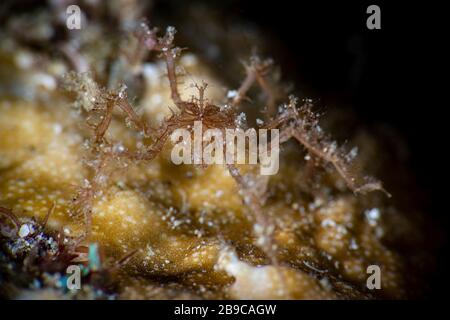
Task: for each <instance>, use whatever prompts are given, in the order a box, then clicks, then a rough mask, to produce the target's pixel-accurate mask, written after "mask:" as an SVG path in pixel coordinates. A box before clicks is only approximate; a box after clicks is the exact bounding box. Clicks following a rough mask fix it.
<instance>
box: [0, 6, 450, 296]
mask: <svg viewBox="0 0 450 320" xmlns="http://www.w3.org/2000/svg"><path fill="white" fill-rule="evenodd" d="M26 2H32V3H35V1H24V3H26ZM203 2H204V3H207V4H208V5H210V6H212V7H214V8H216V9H217V10H220V11H221V12H223V14H224V15H226V16H228V17H230V18H231V19H232V18H236V19H239V20H248V21H251V22H253V23H255V24H256V25H257V26H258V27H259V28H261V29H262V30H263V31H264V33H265V35H267V37H269V38H276V39H277V41H279V42H280V43H281V44H282V46H283V48H284V49H283V50H282V51H277V52H275V58H280V59H277V63H278V62H279V63H280V64H281V67H282V70H283V73H284V74H285V75H286V77H287V78H290V79H293V80H294V81H296V82H298V83H301V86H302V87H301V90H302V91H304V92H305V94H306V95H308V96H311V97H315V98H316V97H320V100H321V103H322V104H323V105H330V106H345V107H348V108H351V109H353V110H354V111H355V112H356V113H357V115H358V116H359V117H360V118H361V119H362V120H363V121H364V122H366V123H367V124H368V125H371V124H388V125H389V126H391V127H393V128H395V129H396V130H397V132H398V133H399V134H400V135H402V136H403V137H404V138H405V140H406V141H407V144H408V146H409V148H410V150H411V154H412V157H411V161H410V163H409V164H408V165H410V166H411V168H412V171H413V172H414V173H415V174H416V176H417V179H418V181H419V185H420V186H421V187H422V193H423V194H424V195H426V198H427V199H428V202H427V204H426V205H427V206H428V208H429V210H427V211H426V212H427V213H428V214H429V217H430V219H432V220H434V221H435V224H436V225H439V226H440V227H441V229H442V230H443V231H444V232H445V233H447V231H448V227H449V224H448V222H449V219H448V214H449V212H448V209H447V208H446V206H445V204H446V203H445V201H446V200H447V197H448V196H447V195H446V193H447V190H448V189H449V188H448V181H449V180H448V174H447V171H448V169H447V167H448V164H447V162H448V157H447V150H446V149H447V148H448V143H447V141H446V139H447V136H448V135H447V128H448V127H449V125H448V124H447V123H448V118H447V117H446V108H447V105H448V102H447V100H448V98H447V97H446V93H447V92H448V91H449V90H448V89H447V88H446V87H445V86H446V85H447V83H448V80H447V79H446V77H445V72H444V57H445V53H444V51H443V50H444V43H445V42H448V38H449V37H448V33H447V32H446V30H445V27H446V25H445V24H446V17H445V13H446V11H445V8H444V6H443V3H444V1H426V2H419V1H417V2H412V1H393V0H391V1H379V0H373V1H366V0H361V1H332V0H328V1H324V0H314V1H312V0H297V1H280V0H272V1H243V0H241V1H238V0H222V1H203ZM190 3H191V2H190V1H181V0H180V1H170V2H167V1H166V0H160V1H155V5H154V6H153V10H154V12H159V11H158V10H160V9H161V10H162V11H164V10H171V9H173V7H174V6H176V7H177V8H176V9H177V11H181V12H182V11H183V6H189V5H190ZM371 4H376V5H378V6H379V7H380V8H381V26H382V28H381V30H368V29H367V28H366V19H367V17H368V15H367V13H366V9H367V7H368V6H369V5H371ZM4 7H5V8H6V7H7V6H6V5H5V6H4ZM12 7H14V8H15V7H17V9H19V10H24V7H23V6H22V5H20V2H17V3H15V4H14V6H12ZM3 9H4V8H3ZM2 12H3V11H2ZM5 12H6V11H5ZM0 25H1V21H0ZM0 41H1V40H0ZM277 55H278V57H277ZM392 175H395V172H393V173H392ZM413 200H415V199H412V201H413ZM429 236H430V237H433V236H434V235H433V234H430V235H429ZM447 252H448V247H444V248H442V249H441V250H440V256H439V270H440V271H439V272H438V273H436V276H435V279H434V284H433V286H434V288H435V290H434V294H433V296H434V297H439V294H440V292H441V290H440V289H443V290H445V289H446V285H447V284H448V280H447V277H448V276H447V275H446V273H448V271H447V270H449V268H448V267H449V264H448V263H447V261H446V256H447ZM440 297H443V296H440Z"/></svg>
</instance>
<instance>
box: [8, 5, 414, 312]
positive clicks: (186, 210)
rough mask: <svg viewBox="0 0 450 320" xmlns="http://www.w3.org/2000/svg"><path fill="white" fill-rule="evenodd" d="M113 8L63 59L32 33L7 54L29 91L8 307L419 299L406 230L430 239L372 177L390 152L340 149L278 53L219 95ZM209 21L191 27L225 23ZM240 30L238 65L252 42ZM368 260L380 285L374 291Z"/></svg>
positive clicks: (18, 108)
mask: <svg viewBox="0 0 450 320" xmlns="http://www.w3.org/2000/svg"><path fill="white" fill-rule="evenodd" d="M58 3H59V2H58ZM58 3H56V2H55V6H57V5H58ZM108 3H109V2H108ZM130 3H131V2H130ZM98 5H99V6H101V5H100V4H98ZM130 5H131V4H130ZM93 6H94V4H93ZM55 8H56V7H55ZM55 8H53V9H52V10H56V9H58V10H60V9H61V8H56V9H55ZM102 8H103V7H102ZM118 8H121V7H120V6H119V7H118ZM118 8H116V9H115V10H113V9H111V12H109V11H108V12H109V13H108V14H111V15H114V17H115V19H109V17H107V19H105V17H103V16H102V15H97V14H92V15H90V14H88V15H86V17H85V18H84V19H85V20H86V21H85V20H83V28H81V29H79V30H76V32H75V31H73V30H69V31H67V30H66V29H67V28H66V26H65V25H64V31H65V32H67V33H68V34H67V38H64V37H63V35H62V38H63V40H61V43H58V47H57V49H55V50H57V51H58V52H59V53H60V56H57V57H54V56H52V55H49V56H48V57H47V58H44V57H46V54H47V53H46V52H45V51H43V52H39V54H36V55H35V54H34V51H33V50H35V49H34V48H36V46H35V45H31V46H30V47H27V46H25V45H23V44H21V43H20V42H18V41H17V42H16V41H15V39H16V38H19V39H22V38H23V36H21V35H20V34H19V35H17V34H15V33H11V34H13V35H12V36H10V37H9V38H8V39H7V40H8V41H4V42H2V43H1V44H0V62H3V60H7V63H5V64H4V65H5V66H7V67H8V68H9V67H10V69H11V70H12V71H11V70H9V69H7V72H5V71H4V70H3V68H5V67H4V66H3V65H2V64H1V63H0V80H1V81H6V80H3V78H2V77H3V75H4V74H8V75H9V74H14V75H17V78H14V81H13V82H14V83H20V86H18V85H17V87H14V86H12V87H13V88H14V90H13V93H12V94H15V93H19V94H20V95H24V96H25V93H26V99H16V100H14V99H9V98H5V97H3V95H1V100H0V222H1V224H0V232H1V235H0V246H1V248H2V249H1V251H0V282H2V281H3V279H6V280H5V281H4V283H5V285H4V286H3V282H2V286H0V295H5V296H10V297H30V296H33V295H34V294H39V295H45V296H47V295H48V296H49V297H55V296H56V298H67V297H69V298H77V297H82V298H86V297H87V298H94V299H104V298H105V299H109V298H124V299H127V298H129V299H135V298H143V299H153V298H180V299H181V298H198V297H201V298H207V299H211V298H236V299H267V298H276V299H289V298H299V299H302V298H303V299H323V298H343V297H344V298H352V297H355V298H367V297H369V298H373V297H378V296H380V297H389V298H392V297H405V296H407V294H406V293H405V288H406V287H407V286H406V285H405V282H406V281H407V279H406V280H405V278H404V277H403V272H402V271H403V270H404V269H403V268H404V267H405V266H409V264H407V263H406V262H411V261H412V262H414V261H416V260H414V259H416V258H417V256H419V257H421V254H423V252H422V251H419V250H417V255H414V254H413V253H415V251H414V252H412V251H411V252H412V253H411V252H410V251H407V250H406V249H405V248H408V247H407V246H406V245H405V243H406V242H407V241H409V238H408V237H405V234H414V235H416V236H417V235H418V232H416V230H418V229H417V228H416V226H414V224H413V219H410V217H411V215H403V211H401V210H400V209H399V208H397V207H396V206H395V205H394V204H393V203H391V202H390V200H389V199H388V198H389V197H390V194H389V193H388V192H387V191H386V190H385V189H384V188H383V185H382V183H381V182H380V181H379V180H377V179H375V178H373V177H371V176H368V175H365V174H364V173H363V172H362V169H361V168H362V167H364V166H366V165H368V164H369V165H370V164H373V163H371V160H373V157H371V155H372V154H378V153H379V152H381V151H380V150H381V149H382V148H380V147H379V146H378V144H377V143H376V142H375V139H372V138H371V137H369V136H370V135H369V134H367V135H363V134H359V133H358V134H355V139H354V140H353V141H352V142H351V144H355V145H358V147H359V149H358V148H357V147H349V146H348V145H347V144H338V143H337V141H336V140H335V139H333V138H332V137H331V136H330V135H329V134H327V133H326V132H325V130H324V129H323V128H325V127H326V126H324V124H323V123H320V124H319V122H320V119H319V114H318V113H317V112H316V109H315V106H314V105H313V103H312V100H310V99H300V98H297V97H296V96H295V95H293V94H290V92H289V90H288V89H287V86H285V85H283V84H282V83H281V82H280V81H279V77H277V73H276V68H275V67H274V65H273V61H272V60H271V59H263V58H261V57H260V56H258V55H256V54H252V55H251V56H250V58H247V60H246V61H245V62H244V67H243V68H241V69H240V70H241V71H242V78H243V79H234V80H230V83H231V82H232V83H233V84H234V85H229V84H224V83H225V82H223V83H222V82H221V81H222V80H224V79H221V76H222V75H220V77H219V76H218V75H215V74H214V73H213V71H212V70H213V69H212V68H211V69H210V68H209V65H208V64H207V63H205V62H204V61H202V60H201V59H200V58H199V57H200V55H198V56H197V55H196V54H193V53H184V52H183V51H184V50H187V49H183V50H182V49H181V48H179V47H177V46H176V45H175V34H176V30H175V28H174V27H167V28H166V29H165V32H159V31H158V30H157V29H156V28H150V27H149V25H148V23H146V22H141V20H140V18H141V17H140V14H139V12H141V10H131V11H125V10H121V9H120V10H119V9H118ZM62 9H64V10H65V8H62ZM134 9H136V8H134ZM58 10H57V11H58ZM58 12H59V11H58ZM98 12H102V11H101V10H99V11H98ZM126 12H128V13H130V15H125V13H126ZM198 12H201V11H200V10H198V11H195V12H193V13H191V14H192V15H195V14H196V13H198ZM132 13H134V14H132ZM50 16H51V14H50ZM91 16H92V17H91ZM201 18H202V19H198V17H197V18H196V19H194V18H190V20H189V21H191V20H192V21H191V22H189V21H186V20H183V21H180V28H181V27H183V26H184V25H185V24H187V23H197V21H201V22H202V28H204V26H203V24H205V25H211V23H217V21H212V22H211V21H210V20H208V19H207V18H208V15H202V16H201ZM102 19H105V20H107V21H108V22H107V23H106V22H105V21H103V20H102ZM55 20H57V19H48V21H50V22H48V21H47V20H46V19H43V21H41V20H39V23H48V24H49V27H51V28H54V27H55V26H53V24H54V23H56V24H61V21H59V20H57V22H55ZM14 21H15V24H12V25H13V26H14V25H17V24H18V25H20V24H21V23H24V21H22V20H21V19H18V20H17V21H16V20H14ZM58 21H59V22H58ZM111 21H114V23H111ZM116 22H117V25H116ZM39 23H38V24H39ZM177 23H178V22H177ZM55 28H56V27H55ZM89 28H92V29H89ZM110 28H113V29H114V31H117V32H110ZM19 29H20V28H15V29H14V30H19ZM33 29H34V28H33ZM213 29H214V28H211V30H213ZM8 30H9V29H8ZM214 30H215V29H214ZM163 31H164V30H163ZM8 32H12V31H8ZM215 32H216V33H217V34H216V35H215V37H217V39H219V38H220V37H221V36H223V37H226V36H228V34H227V33H226V32H221V31H215ZM1 33H2V31H1V30H0V35H2V34H1ZM8 34H9V33H7V34H6V35H5V37H6V36H7V35H8ZM86 34H89V35H92V36H89V37H88V36H86ZM117 35H118V36H117ZM231 36H232V37H233V41H232V42H231V44H229V45H230V46H231V47H232V50H231V51H230V52H231V53H232V54H231V55H229V56H227V58H226V59H227V60H226V61H227V62H226V63H228V62H229V63H230V65H231V64H232V63H233V62H236V61H235V60H236V56H237V54H235V50H238V48H237V47H242V46H244V45H242V43H244V44H246V42H245V41H240V42H239V41H237V40H238V37H239V36H240V35H239V34H234V33H233V34H232V35H231ZM220 39H222V40H223V38H220ZM218 41H219V40H218ZM25 43H26V41H25ZM188 43H189V42H188ZM236 43H239V45H236ZM46 46H48V47H49V48H53V47H52V43H51V40H48V43H46V44H45V45H43V46H42V47H46ZM30 48H32V49H30ZM203 48H205V51H207V48H206V47H201V50H203ZM199 50H200V49H199ZM50 51H51V50H50ZM52 52H53V51H52ZM246 53H248V52H246ZM5 57H7V58H5ZM37 57H39V58H37ZM230 57H231V58H230ZM246 57H248V55H246ZM221 59H222V58H221ZM223 59H225V56H224V57H223ZM224 61H225V60H224ZM226 63H225V65H226ZM233 74H234V75H236V74H238V72H234V71H233ZM15 85H16V84H15ZM5 88H8V86H5ZM230 88H231V90H229V89H230ZM0 89H2V88H0ZM222 89H223V90H222ZM24 92H25V93H24ZM0 93H1V92H0ZM257 94H259V95H258V97H256V95H257ZM20 97H21V98H23V97H22V96H20ZM69 105H70V107H69ZM247 118H248V120H247ZM327 128H328V127H327ZM11 132H14V134H13V135H12V134H11ZM357 138H358V139H361V140H358V139H357ZM349 144H350V143H349ZM371 152H372V153H371ZM367 159H370V161H368V160H367ZM377 161H378V160H377ZM377 161H372V162H377ZM377 164H378V163H377ZM380 166H381V165H380ZM383 168H384V167H383ZM368 169H369V170H370V169H374V168H373V167H371V168H368ZM375 169H376V168H375ZM380 173H382V172H381V171H378V172H376V173H375V174H377V175H378V174H380ZM389 190H390V191H392V192H393V193H396V191H397V190H395V188H393V189H391V184H390V185H389ZM374 191H381V192H374ZM405 217H406V218H405ZM393 221H394V222H393ZM398 221H400V222H398ZM394 224H395V225H396V226H397V225H400V226H402V228H393V227H392V226H393V225H394ZM403 227H404V228H403ZM387 230H390V232H387ZM387 233H389V237H390V238H389V239H388V240H389V241H386V242H385V239H384V238H383V237H384V236H386V234H387ZM419 236H420V235H419ZM407 238H408V239H407ZM399 239H400V240H399ZM411 242H412V243H413V245H412V247H414V248H415V246H416V243H420V241H416V238H414V239H412V240H411ZM391 243H400V245H401V249H402V250H403V249H405V250H406V251H404V252H407V254H404V252H400V251H397V250H396V249H395V247H394V246H391ZM410 253H411V255H410ZM408 259H410V260H408ZM405 261H406V262H405ZM373 264H376V265H380V266H381V267H382V272H383V276H382V279H383V280H382V287H383V290H374V291H371V290H370V287H368V286H366V280H367V272H366V270H369V269H367V267H368V266H369V265H373ZM372 267H373V266H372ZM405 268H406V267H405ZM374 270H376V268H375V269H374ZM74 277H75V281H72V280H73V279H74ZM77 277H78V278H77ZM76 279H78V280H76ZM66 284H67V286H66ZM69 284H70V285H69ZM373 287H374V288H375V287H376V289H377V288H378V285H377V286H373ZM16 288H21V290H19V291H17V290H16ZM80 288H81V289H80ZM178 313H179V314H193V313H195V314H205V313H206V310H200V309H186V308H183V307H181V309H179V310H178Z"/></svg>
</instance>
